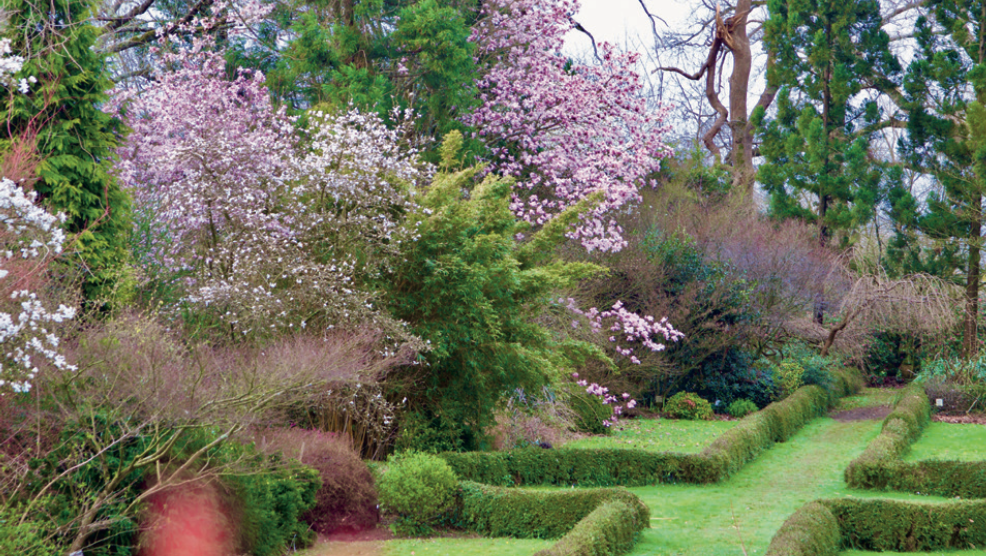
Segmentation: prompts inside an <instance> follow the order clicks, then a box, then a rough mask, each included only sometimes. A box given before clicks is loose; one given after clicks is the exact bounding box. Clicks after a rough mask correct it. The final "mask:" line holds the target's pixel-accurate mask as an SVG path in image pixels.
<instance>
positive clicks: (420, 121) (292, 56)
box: [233, 0, 476, 161]
mask: <svg viewBox="0 0 986 556" xmlns="http://www.w3.org/2000/svg"><path fill="white" fill-rule="evenodd" d="M472 4H475V2H473V3H469V2H464V1H461V0H416V1H411V0H388V1H372V2H359V1H354V0H343V1H342V2H324V1H323V0H314V1H307V0H306V1H305V2H304V6H305V9H304V10H301V9H298V6H297V5H295V6H294V8H292V9H287V10H281V11H278V12H275V14H274V18H275V19H277V20H279V23H278V24H279V25H280V26H283V27H284V28H288V29H290V31H291V34H292V35H293V37H294V38H293V40H292V41H291V42H290V44H289V45H288V46H287V48H284V49H281V48H279V47H278V46H277V42H278V41H279V39H280V38H281V37H282V34H281V33H278V32H277V30H276V29H268V30H267V34H266V35H267V36H268V42H270V43H271V47H269V48H266V49H264V48H258V45H255V44H254V45H252V46H248V45H238V46H237V47H236V50H235V51H234V55H233V56H234V59H235V61H236V64H237V65H251V66H256V67H258V68H259V69H262V70H263V71H264V72H265V73H266V74H267V84H268V86H269V87H270V88H271V92H272V93H273V94H274V96H275V98H276V99H277V100H279V101H281V102H284V103H286V104H287V105H288V106H289V107H291V108H292V109H295V110H301V109H304V108H308V107H311V106H315V105H319V104H322V105H326V104H327V105H330V106H333V107H335V108H336V109H346V107H347V106H348V105H349V104H350V103H352V104H353V105H355V106H356V107H357V108H358V109H360V110H361V111H375V112H377V113H378V114H379V115H380V116H381V117H384V118H387V117H389V116H390V113H391V111H392V110H393V109H394V108H398V109H404V108H412V109H414V110H415V112H416V114H417V117H418V118H417V125H416V129H417V132H418V133H419V134H420V135H422V136H426V137H434V138H437V137H441V136H443V135H444V134H445V133H447V132H449V131H451V130H453V129H460V130H462V129H464V126H462V124H461V123H459V122H458V120H459V119H460V116H461V115H462V114H463V113H465V112H466V111H467V110H468V109H470V108H471V107H472V106H473V105H475V103H476V93H475V87H474V85H473V82H474V80H475V64H474V62H473V51H474V46H473V44H472V43H470V42H469V35H470V32H471V31H470V25H471V23H472V22H473V20H474V19H475V12H476V6H475V5H472ZM271 52H273V53H274V55H273V56H271V55H269V53H271ZM432 154H433V153H432ZM432 158H433V159H434V156H432ZM434 160H435V161H437V159H434Z"/></svg>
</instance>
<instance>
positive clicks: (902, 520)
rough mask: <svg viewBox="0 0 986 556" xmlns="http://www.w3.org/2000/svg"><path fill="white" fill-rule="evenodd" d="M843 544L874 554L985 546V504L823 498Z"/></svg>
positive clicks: (981, 502)
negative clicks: (835, 522)
mask: <svg viewBox="0 0 986 556" xmlns="http://www.w3.org/2000/svg"><path fill="white" fill-rule="evenodd" d="M821 504H823V505H825V506H826V507H828V509H829V511H830V512H831V513H832V515H833V516H834V517H835V519H836V520H837V521H838V523H839V531H840V532H841V534H842V544H843V546H846V547H852V548H857V549H864V550H873V551H879V552H884V551H899V552H929V551H938V550H945V549H970V548H974V547H981V546H983V545H984V544H986V501H982V500H977V501H962V502H950V503H945V504H931V503H928V504H922V503H915V502H902V501H898V500H860V499H853V498H845V499H837V500H822V501H821Z"/></svg>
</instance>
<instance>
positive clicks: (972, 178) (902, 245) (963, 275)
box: [893, 0, 986, 357]
mask: <svg viewBox="0 0 986 556" xmlns="http://www.w3.org/2000/svg"><path fill="white" fill-rule="evenodd" d="M928 7H929V14H930V15H931V18H927V17H922V18H920V19H919V20H918V21H917V24H916V27H915V38H916V40H917V43H918V48H917V49H916V56H915V58H914V60H913V61H912V63H911V64H910V66H909V67H908V71H907V75H906V78H905V81H904V93H905V103H904V104H905V108H906V109H907V111H908V135H907V138H906V139H905V140H904V141H903V142H902V144H901V149H900V150H901V154H902V155H903V157H904V159H905V161H906V162H907V163H908V164H909V165H910V166H911V168H913V169H914V170H915V171H917V172H919V173H921V174H923V175H925V176H928V177H931V178H932V179H933V183H934V185H935V187H934V188H932V191H931V193H930V194H929V195H928V198H927V209H926V210H924V211H920V210H919V207H920V204H919V203H918V202H917V199H915V198H914V196H913V195H911V194H910V192H908V191H905V190H903V189H900V190H898V191H894V192H893V193H894V196H895V198H896V199H897V203H896V205H895V208H898V207H899V210H898V211H897V214H896V215H895V216H896V218H897V221H898V230H899V234H898V235H899V236H904V234H905V233H906V232H908V231H911V232H912V233H911V236H914V235H915V234H914V233H913V230H915V229H916V230H917V231H919V232H921V233H923V234H924V235H925V236H926V237H927V238H928V239H929V240H930V241H931V242H933V243H932V245H931V246H930V247H931V248H930V249H928V248H927V246H925V248H923V249H922V246H921V245H920V244H918V243H917V242H916V241H914V240H912V241H910V242H908V241H907V239H909V238H907V237H900V238H899V239H898V240H897V245H896V246H897V248H898V252H899V253H904V254H906V259H905V260H908V261H911V264H912V265H913V266H915V267H919V268H920V267H925V268H932V269H934V270H936V271H937V272H938V273H941V274H942V275H944V276H955V277H956V278H957V279H958V280H959V281H961V282H964V285H965V296H964V297H965V302H964V318H963V341H962V345H963V352H964V354H965V356H967V357H972V356H973V355H975V354H976V353H977V352H978V349H979V346H978V333H977V322H978V315H979V288H980V285H979V283H980V279H981V258H982V255H981V251H982V248H983V197H984V195H986V109H984V105H986V29H984V24H986V3H984V2H982V1H970V0H933V1H931V2H929V6H928ZM922 269H923V268H922Z"/></svg>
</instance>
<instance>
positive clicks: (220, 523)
mask: <svg viewBox="0 0 986 556" xmlns="http://www.w3.org/2000/svg"><path fill="white" fill-rule="evenodd" d="M147 516H148V517H147V519H146V522H145V531H144V533H143V535H142V538H141V543H140V544H141V548H140V552H139V553H140V556H230V555H232V554H234V553H235V547H236V537H235V535H234V531H235V527H234V526H233V523H232V519H230V517H229V515H228V512H227V511H226V510H225V509H224V507H223V503H222V500H221V498H220V496H219V493H218V492H217V490H216V488H215V487H214V486H212V485H209V484H202V483H193V484H191V485H189V486H180V487H174V488H169V489H167V490H163V491H161V492H159V493H156V494H154V495H152V496H151V497H150V499H149V503H148V513H147Z"/></svg>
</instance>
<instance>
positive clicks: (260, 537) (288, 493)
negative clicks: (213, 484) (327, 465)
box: [224, 458, 322, 556]
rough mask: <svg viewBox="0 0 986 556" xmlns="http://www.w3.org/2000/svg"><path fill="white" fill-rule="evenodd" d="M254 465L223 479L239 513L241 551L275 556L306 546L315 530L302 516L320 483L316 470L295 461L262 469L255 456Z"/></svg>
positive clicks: (312, 538)
mask: <svg viewBox="0 0 986 556" xmlns="http://www.w3.org/2000/svg"><path fill="white" fill-rule="evenodd" d="M257 467H258V469H259V470H261V471H260V472H256V473H243V474H235V475H231V476H228V477H226V478H225V479H224V482H225V483H226V484H227V486H229V487H230V488H232V490H233V492H234V493H235V495H236V501H235V502H236V504H237V505H236V507H237V508H240V509H241V512H242V514H241V517H240V539H239V542H240V549H241V551H242V552H248V553H250V554H251V555H253V556H275V555H278V554H281V553H282V552H284V550H285V549H287V548H288V547H293V546H294V547H300V548H303V547H306V546H308V545H310V544H311V543H312V542H314V540H315V533H314V531H312V530H310V529H309V527H308V523H306V522H305V520H304V516H305V514H306V512H308V511H309V510H311V509H312V508H313V507H315V503H316V497H315V495H316V493H317V492H318V489H319V487H320V486H321V485H322V481H321V479H320V478H319V474H318V471H316V470H314V469H312V468H310V467H305V466H302V465H297V464H292V465H288V466H286V467H285V466H283V465H281V464H279V465H278V466H276V467H274V468H273V469H271V468H266V469H265V468H264V467H265V464H264V463H262V461H261V458H258V459H257Z"/></svg>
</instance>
